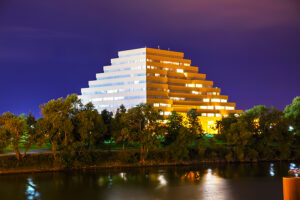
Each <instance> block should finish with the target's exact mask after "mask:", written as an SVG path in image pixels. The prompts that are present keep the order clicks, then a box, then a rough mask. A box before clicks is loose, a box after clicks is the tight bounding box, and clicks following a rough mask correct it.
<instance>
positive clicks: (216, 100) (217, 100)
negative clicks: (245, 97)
mask: <svg viewBox="0 0 300 200" xmlns="http://www.w3.org/2000/svg"><path fill="white" fill-rule="evenodd" d="M220 101H221V100H220V99H211V102H220Z"/></svg>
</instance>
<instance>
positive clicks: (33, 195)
mask: <svg viewBox="0 0 300 200" xmlns="http://www.w3.org/2000/svg"><path fill="white" fill-rule="evenodd" d="M27 181H28V183H27V188H26V196H27V199H28V200H36V199H40V198H39V197H40V194H39V192H38V191H37V186H36V184H34V183H33V181H32V179H31V178H27Z"/></svg>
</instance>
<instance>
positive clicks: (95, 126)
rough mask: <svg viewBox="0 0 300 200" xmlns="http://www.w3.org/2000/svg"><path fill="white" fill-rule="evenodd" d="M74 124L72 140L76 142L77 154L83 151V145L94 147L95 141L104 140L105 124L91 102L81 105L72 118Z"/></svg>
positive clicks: (89, 148)
mask: <svg viewBox="0 0 300 200" xmlns="http://www.w3.org/2000/svg"><path fill="white" fill-rule="evenodd" d="M72 123H73V125H74V130H73V132H74V141H75V142H77V144H78V146H79V147H80V148H79V149H78V152H79V154H81V153H83V152H85V145H87V147H88V150H89V151H90V150H91V149H93V148H94V145H95V143H96V141H103V140H104V133H105V132H106V126H105V124H104V122H103V119H102V116H101V115H100V114H99V113H98V111H97V110H96V109H95V108H94V106H93V104H92V103H88V104H86V105H85V106H82V107H81V109H80V111H79V112H77V113H76V114H75V115H74V117H73V118H72Z"/></svg>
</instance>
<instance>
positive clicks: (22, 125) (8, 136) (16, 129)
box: [0, 112, 27, 160]
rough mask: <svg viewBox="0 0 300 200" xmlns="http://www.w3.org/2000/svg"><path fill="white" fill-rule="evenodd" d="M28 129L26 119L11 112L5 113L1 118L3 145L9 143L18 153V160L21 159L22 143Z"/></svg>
mask: <svg viewBox="0 0 300 200" xmlns="http://www.w3.org/2000/svg"><path fill="white" fill-rule="evenodd" d="M26 131H27V125H26V121H25V120H24V119H23V118H21V117H19V116H17V115H14V114H12V113H10V112H7V113H4V114H3V115H2V117H1V118H0V139H1V145H2V146H6V145H9V146H11V147H12V149H13V150H14V152H15V153H16V158H17V160H20V159H21V154H20V144H21V141H22V137H24V136H25V133H26Z"/></svg>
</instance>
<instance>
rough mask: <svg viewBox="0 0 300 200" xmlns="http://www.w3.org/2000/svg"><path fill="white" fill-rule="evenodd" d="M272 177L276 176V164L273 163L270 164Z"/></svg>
mask: <svg viewBox="0 0 300 200" xmlns="http://www.w3.org/2000/svg"><path fill="white" fill-rule="evenodd" d="M270 176H275V172H274V164H273V163H271V164H270Z"/></svg>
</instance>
